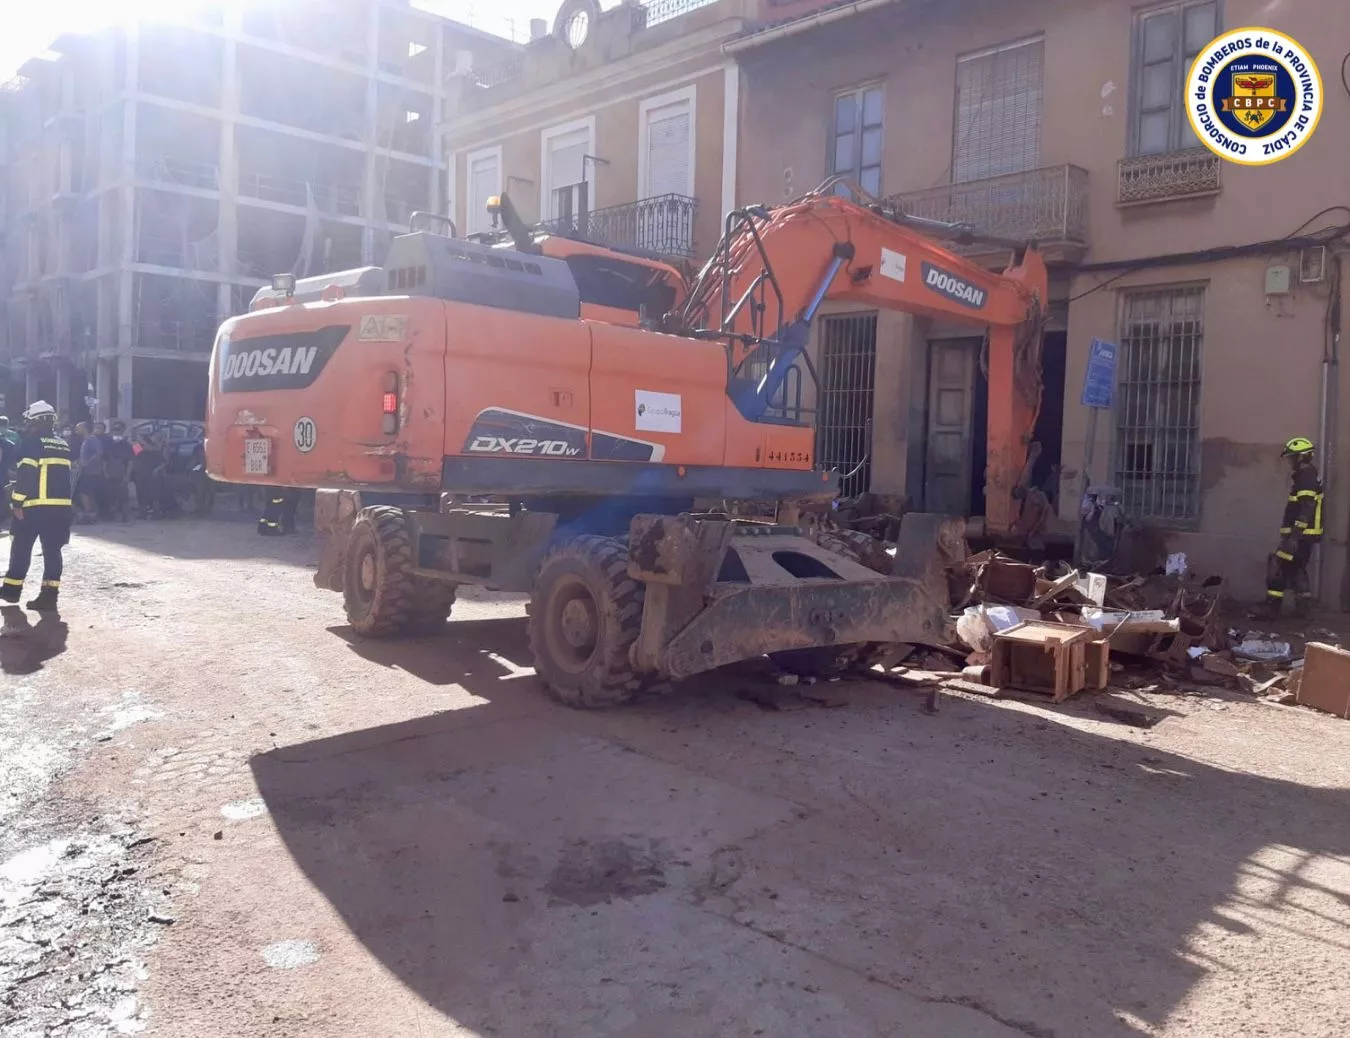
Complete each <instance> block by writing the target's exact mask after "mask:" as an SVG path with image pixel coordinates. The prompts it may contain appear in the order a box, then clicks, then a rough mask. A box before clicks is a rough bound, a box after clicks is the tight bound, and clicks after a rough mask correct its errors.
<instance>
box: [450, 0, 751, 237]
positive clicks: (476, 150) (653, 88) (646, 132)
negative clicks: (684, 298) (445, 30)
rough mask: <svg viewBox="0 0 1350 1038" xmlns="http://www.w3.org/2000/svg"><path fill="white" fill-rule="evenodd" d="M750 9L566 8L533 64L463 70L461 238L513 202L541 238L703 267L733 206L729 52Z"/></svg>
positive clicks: (515, 59)
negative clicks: (499, 204)
mask: <svg viewBox="0 0 1350 1038" xmlns="http://www.w3.org/2000/svg"><path fill="white" fill-rule="evenodd" d="M747 5H749V6H751V7H752V6H753V4H752V3H751V2H750V0H646V2H637V0H626V2H624V3H621V4H620V5H619V6H617V7H612V8H610V9H609V10H603V11H602V10H601V5H600V3H598V2H596V0H566V2H564V3H563V4H562V5H561V6H560V8H559V9H558V13H557V16H556V18H555V19H554V20H553V23H552V25H549V24H548V23H545V22H543V21H538V22H536V23H535V24H534V26H533V27H532V35H533V37H534V38H533V39H532V40H531V41H530V43H528V44H527V45H526V46H525V48H524V49H523V51H522V52H520V53H519V54H514V55H511V56H510V57H509V58H508V59H507V60H505V61H503V62H499V63H496V64H482V65H475V66H473V67H472V68H462V69H461V70H460V74H459V75H458V76H457V77H456V83H457V89H452V91H451V94H450V97H449V99H448V102H447V119H448V121H447V123H446V126H445V145H446V150H447V164H448V167H449V169H450V194H451V197H452V199H453V208H452V209H451V215H452V216H453V218H454V220H455V223H456V225H457V227H458V228H459V229H460V231H461V233H476V232H482V231H487V230H489V229H491V224H490V220H489V217H488V214H487V211H486V204H487V200H488V198H490V197H492V196H493V195H499V194H502V193H505V194H506V195H507V196H508V197H509V198H510V199H511V200H512V202H513V203H514V204H515V206H516V209H517V210H518V211H519V213H520V214H521V216H522V217H523V218H524V219H525V220H526V221H527V222H528V223H531V224H537V225H538V226H539V227H540V229H542V230H547V231H549V232H551V233H555V234H565V235H570V236H577V237H582V238H585V239H587V240H590V241H595V242H599V243H603V244H607V245H612V246H618V247H620V248H628V249H639V250H642V251H644V252H647V253H655V254H658V255H661V256H663V257H666V258H668V259H672V260H695V259H699V258H702V257H704V256H706V255H707V253H708V252H709V251H710V250H711V249H712V247H713V246H714V245H715V244H716V242H717V240H718V238H719V236H720V234H721V222H722V215H723V213H724V212H725V211H726V210H727V209H728V208H730V206H731V204H732V202H733V200H734V194H735V168H736V112H737V105H738V101H737V97H738V86H739V84H738V78H737V72H736V66H735V63H734V62H732V61H730V60H728V59H727V57H726V56H725V55H723V53H722V49H721V48H722V44H723V43H724V42H725V41H727V40H729V39H731V38H733V37H734V36H736V35H737V34H738V33H740V32H741V31H742V30H743V29H744V27H745V21H744V18H743V17H742V15H743V13H744V11H745V9H746V7H747Z"/></svg>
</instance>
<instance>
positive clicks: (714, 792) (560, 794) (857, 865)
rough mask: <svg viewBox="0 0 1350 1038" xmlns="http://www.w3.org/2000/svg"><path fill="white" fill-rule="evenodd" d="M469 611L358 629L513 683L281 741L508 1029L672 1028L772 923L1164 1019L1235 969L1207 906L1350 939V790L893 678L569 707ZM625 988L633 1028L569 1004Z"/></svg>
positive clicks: (496, 1029) (360, 880)
mask: <svg viewBox="0 0 1350 1038" xmlns="http://www.w3.org/2000/svg"><path fill="white" fill-rule="evenodd" d="M451 628H452V633H451V634H450V635H449V636H448V639H447V640H446V641H448V644H446V641H442V642H434V641H433V642H425V641H419V642H411V643H402V644H399V643H385V644H370V643H357V645H354V648H356V650H357V651H359V652H361V654H362V655H364V656H366V657H367V658H369V659H371V660H373V661H375V662H377V663H380V664H381V665H383V666H390V667H395V666H396V667H401V668H403V669H406V670H408V671H411V672H413V673H415V674H417V675H419V676H421V677H423V678H424V679H425V680H427V681H429V682H432V683H434V684H437V685H444V684H450V683H455V684H461V685H463V686H464V687H465V688H466V689H467V690H468V691H469V692H471V693H473V694H474V695H476V696H479V697H481V698H482V699H483V700H486V702H485V703H483V704H482V705H477V706H474V707H471V708H466V709H461V710H457V711H452V712H446V713H441V714H437V715H435V716H433V717H424V718H418V719H415V720H410V721H406V722H403V723H399V724H393V725H388V726H384V727H380V728H373V729H368V730H364V731H359V732H353V733H350V734H346V735H343V736H339V737H336V738H329V739H322V740H317V741H313V742H309V743H304V744H300V745H294V746H288V747H284V748H280V749H277V750H274V751H272V752H269V753H265V754H262V755H260V756H257V757H255V758H254V759H253V760H252V768H253V772H254V775H255V778H256V781H257V785H258V788H259V789H260V791H261V793H262V795H263V797H264V799H265V800H266V802H267V804H268V806H269V808H270V810H271V814H272V817H273V818H274V820H275V823H276V826H277V828H278V831H279V832H280V835H281V838H282V839H283V840H284V842H285V845H286V846H287V848H288V850H289V852H290V854H291V855H292V856H293V858H294V860H295V861H296V862H297V863H298V865H299V866H300V868H301V869H302V870H303V872H304V874H305V876H306V877H307V878H308V880H309V881H310V882H311V883H312V884H313V885H314V886H315V887H316V888H317V889H318V890H319V891H320V892H321V893H322V894H323V896H324V897H325V898H326V899H327V900H328V901H329V902H330V903H331V904H332V906H333V907H334V909H336V911H337V912H338V913H339V914H340V916H341V917H342V919H343V920H344V922H345V923H346V925H347V926H348V927H349V928H350V929H351V932H352V933H353V934H355V935H356V936H357V938H359V939H360V941H362V942H363V943H364V945H365V946H366V948H367V949H368V950H369V951H370V953H371V954H372V955H373V956H375V957H376V958H377V959H378V960H379V961H380V963H381V964H382V965H383V966H384V967H385V968H387V969H388V970H389V971H391V972H392V973H393V974H394V975H395V976H397V977H398V979H399V980H400V981H402V982H403V983H404V984H406V985H407V986H408V987H409V988H411V989H412V990H414V991H415V992H417V994H418V995H419V996H420V997H421V998H423V999H425V1001H426V1002H427V1003H429V1004H430V1005H432V1006H434V1007H435V1008H436V1009H438V1010H440V1011H441V1012H443V1013H445V1014H447V1015H448V1016H450V1017H452V1018H453V1019H454V1020H456V1021H458V1022H460V1023H461V1024H462V1025H464V1026H467V1027H469V1028H472V1029H474V1030H476V1031H481V1032H482V1033H495V1034H504V1035H525V1034H535V1033H547V1034H556V1035H572V1034H578V1035H580V1034H588V1035H590V1034H596V1035H598V1034H610V1033H614V1034H618V1033H623V1034H634V1035H636V1034H642V1035H657V1034H660V1035H665V1034H667V1033H668V1028H670V1027H672V1026H673V1024H672V1023H671V1021H672V1020H673V1019H674V1018H673V1017H670V1016H668V1015H667V1011H668V1006H666V1004H665V1003H663V1002H661V1001H660V998H658V997H657V994H653V993H652V992H655V991H656V990H657V989H658V988H660V987H661V985H662V984H665V985H666V988H670V987H675V986H683V988H684V989H685V990H691V989H696V988H698V987H699V985H700V984H702V985H704V988H703V990H704V998H705V1001H706V1003H707V1004H705V1005H704V1006H703V1007H702V1009H698V1010H697V1011H696V1015H694V1016H692V1017H682V1019H686V1020H687V1021H691V1022H692V1021H699V1020H704V1021H712V1020H715V1019H716V1018H717V1007H718V1005H722V1008H723V1009H725V1008H726V1007H725V1005H724V1004H723V1003H726V1002H727V1001H728V1000H734V999H735V998H739V997H741V992H743V991H745V990H749V991H750V993H751V994H752V995H753V993H754V990H755V988H753V987H750V988H747V985H757V984H758V983H759V981H757V980H756V976H760V975H759V974H757V973H756V972H755V971H756V970H757V969H759V967H758V966H756V965H755V962H756V961H757V959H756V956H757V955H758V954H760V952H756V951H755V949H766V950H765V951H763V955H764V956H765V958H764V961H765V962H766V963H768V962H770V958H769V953H772V956H773V958H772V961H773V962H778V961H782V960H780V959H778V958H777V956H778V955H779V954H781V953H785V952H787V951H788V950H791V951H792V952H793V953H794V954H795V953H797V952H798V951H806V952H809V953H810V954H811V955H812V956H820V957H822V959H823V961H828V962H830V963H832V964H835V965H837V966H840V967H843V968H845V969H846V970H847V971H850V972H852V973H856V974H857V975H858V976H862V977H867V978H869V979H870V980H871V981H872V982H874V983H878V984H881V985H883V986H886V987H888V988H890V989H893V990H894V991H902V992H907V993H910V994H913V995H916V996H918V997H919V998H921V999H922V1000H924V1001H926V1002H931V1003H935V1004H951V1003H955V1004H959V1005H963V1006H973V1007H976V1008H978V1009H980V1010H981V1011H982V1012H985V1013H987V1014H989V1016H991V1017H993V1018H996V1019H998V1020H1002V1021H1005V1022H1013V1023H1014V1025H1015V1026H1017V1027H1021V1028H1023V1029H1024V1030H1026V1032H1027V1033H1032V1034H1054V1035H1061V1036H1069V1035H1072V1036H1075V1038H1089V1036H1095V1035H1115V1034H1122V1035H1128V1034H1141V1033H1147V1032H1148V1031H1150V1030H1151V1029H1152V1028H1154V1027H1157V1026H1159V1025H1160V1024H1161V1023H1162V1022H1163V1021H1165V1020H1166V1019H1167V1018H1168V1017H1169V1016H1170V1015H1171V1014H1173V1013H1174V1012H1176V1011H1177V1010H1178V1009H1179V1007H1182V1006H1183V1004H1184V1003H1185V1001H1186V999H1187V996H1188V994H1190V993H1191V992H1192V990H1193V989H1194V988H1195V987H1196V985H1198V984H1200V983H1201V982H1204V981H1206V980H1211V981H1216V982H1219V983H1223V982H1225V978H1226V977H1228V976H1229V974H1230V971H1231V968H1232V964H1229V963H1224V962H1220V961H1216V960H1209V959H1206V958H1205V957H1204V956H1202V955H1200V954H1198V953H1195V952H1193V951H1192V950H1191V947H1190V942H1191V940H1192V938H1193V937H1194V936H1195V934H1196V933H1197V932H1199V931H1203V930H1205V929H1207V928H1211V927H1220V928H1223V929H1225V930H1226V931H1228V932H1230V933H1233V934H1242V933H1245V932H1249V931H1250V930H1251V929H1252V925H1253V924H1252V922H1251V920H1252V919H1261V920H1262V921H1263V926H1265V925H1269V926H1270V927H1273V928H1274V929H1275V930H1277V931H1278V930H1283V929H1285V928H1292V929H1294V930H1304V931H1306V932H1307V933H1309V934H1313V935H1316V936H1317V938H1318V940H1326V941H1327V943H1328V944H1336V943H1337V942H1335V941H1333V940H1332V939H1331V938H1329V937H1324V936H1322V935H1326V934H1328V933H1335V932H1337V930H1336V927H1337V926H1344V925H1345V923H1346V922H1350V897H1347V895H1346V894H1345V893H1344V892H1342V891H1341V890H1338V889H1335V888H1334V886H1332V885H1328V884H1326V883H1325V882H1322V879H1321V877H1320V876H1319V875H1317V874H1316V869H1315V868H1313V864H1314V859H1315V858H1316V857H1317V856H1336V857H1338V858H1340V859H1343V860H1344V859H1346V858H1347V856H1350V825H1347V824H1346V819H1347V818H1350V796H1347V794H1346V793H1344V792H1340V791H1329V790H1325V789H1317V788H1311V787H1307V786H1302V785H1299V784H1297V783H1294V782H1287V781H1276V780H1271V779H1267V778H1260V777H1254V776H1251V775H1245V774H1239V773H1233V772H1229V771H1225V770H1222V769H1220V768H1216V767H1212V766H1209V765H1207V764H1204V763H1200V762H1198V761H1196V760H1192V759H1188V758H1186V757H1183V756H1178V755H1175V754H1171V753H1166V752H1160V751H1158V750H1155V749H1153V748H1151V747H1148V746H1146V745H1138V744H1134V743H1130V742H1123V741H1117V740H1112V739H1107V738H1103V737H1098V736H1095V735H1091V734H1088V733H1084V732H1082V731H1080V730H1078V729H1075V728H1071V727H1068V726H1066V725H1062V724H1057V723H1055V722H1054V721H1053V720H1047V719H1045V718H1044V717H1040V716H1037V715H1033V714H1025V713H1020V712H1015V711H1009V710H1001V709H995V708H990V707H987V706H984V705H981V704H974V703H969V702H965V701H959V700H957V701H949V702H946V703H944V705H943V709H942V710H941V712H940V713H939V714H938V715H936V716H932V717H929V716H926V715H924V714H922V713H921V709H920V705H919V697H910V696H905V695H903V694H897V693H896V692H894V690H888V689H885V688H882V687H881V686H875V685H871V684H861V685H858V686H855V687H854V688H853V690H852V691H848V692H844V693H841V694H842V695H843V696H844V698H845V701H846V704H845V705H844V706H843V707H842V708H840V709H833V710H819V709H817V710H806V711H802V712H793V713H766V712H763V711H761V710H758V709H756V708H755V707H753V706H750V705H745V704H742V703H738V702H735V701H733V700H731V699H730V698H729V697H728V698H726V699H717V698H716V697H713V698H709V697H706V696H705V697H702V698H700V697H698V696H697V695H692V694H689V693H685V694H680V695H676V696H674V697H672V698H670V699H669V700H664V701H658V702H655V703H653V704H651V705H648V706H644V707H642V708H639V709H630V710H623V711H611V712H604V713H597V714H588V713H580V712H575V711H568V710H564V709H562V708H559V707H555V706H553V705H552V704H550V703H548V702H547V701H545V700H544V699H543V697H542V694H541V693H540V691H539V690H538V688H537V687H536V684H535V682H534V680H533V679H532V678H529V677H520V676H519V674H518V668H520V667H525V666H528V656H527V653H526V651H525V646H524V622H523V621H521V620H493V621H482V622H473V621H470V622H464V623H460V624H452V625H451ZM456 628H458V629H456ZM339 633H340V632H339ZM503 661H504V662H503ZM833 687H835V688H841V686H833ZM729 854H730V855H731V858H728V855H729ZM728 861H731V862H732V865H728ZM732 866H734V868H733V867H732ZM1277 911H1278V912H1279V913H1280V915H1279V918H1278V920H1275V919H1274V918H1273V916H1274V913H1275V912H1277ZM1262 932H1263V933H1264V932H1265V930H1264V929H1263V931H1262ZM1340 932H1344V931H1340ZM747 939H752V942H751V943H745V942H746V940H747ZM1344 944H1350V941H1344V940H1343V941H1341V942H1339V944H1337V948H1336V949H1332V951H1333V954H1335V955H1336V956H1338V957H1339V958H1340V959H1343V956H1344V950H1343V949H1342V948H1341V947H1340V945H1344ZM728 955H730V956H731V957H732V959H733V960H736V961H733V962H723V960H724V959H725V958H726V957H727V956H728ZM737 962H739V963H740V964H739V965H737ZM764 968H765V969H769V968H770V967H769V966H765V967H764ZM724 969H725V970H729V971H732V972H731V973H729V974H725V975H724V974H723V972H722V971H723V970H724ZM738 970H739V971H740V972H737V971H738ZM747 971H748V972H747ZM732 974H734V975H732ZM762 979H763V977H762V976H761V980H762ZM672 980H678V981H679V985H673V984H671V983H669V982H670V981H672ZM1227 982H1229V983H1238V981H1237V980H1236V979H1230V980H1228V981H1227ZM1244 983H1245V981H1244ZM607 985H609V987H607ZM614 985H617V986H618V987H619V988H622V989H623V991H624V992H625V994H624V995H623V996H622V1002H623V1005H624V1007H625V1012H628V1011H631V1012H633V1013H636V1018H635V1019H634V1020H633V1022H632V1024H631V1025H630V1027H631V1028H633V1029H628V1030H624V1029H622V1028H615V1029H612V1028H610V1027H609V1026H604V1027H601V1026H600V1025H599V1024H598V1023H596V1022H595V1020H593V1021H592V1023H591V1024H589V1025H582V1024H579V1023H578V1024H576V1025H575V1026H573V1024H571V1023H568V1022H567V1021H566V1020H563V1019H560V1020H558V1021H555V1022H550V1018H549V1015H548V1014H549V1013H551V1012H553V1011H554V1010H555V1009H557V1008H558V1007H559V1006H561V1005H566V1004H571V1003H574V1002H576V1001H577V1000H580V1001H581V1002H582V1003H585V1004H586V1005H590V1002H588V1001H587V1000H588V999H589V1000H591V1001H594V1002H597V1003H598V1002H605V1000H606V997H610V998H611V999H612V998H619V997H620V996H618V995H612V996H605V995H604V992H605V991H606V990H608V991H610V992H613V991H614V990H615V987H614ZM1236 995H1237V992H1236V991H1235V993H1234V997H1235V998H1236ZM662 997H665V996H662ZM671 997H673V996H671ZM597 1012H598V1010H597ZM733 1016H734V1014H733ZM736 1018H737V1019H739V1017H736ZM573 1019H574V1020H581V1019H586V1017H585V1015H584V1013H583V1014H582V1015H581V1016H579V1017H574V1018H573ZM596 1019H599V1018H596ZM728 1019H731V1017H728ZM1019 1021H1020V1023H1019ZM1027 1021H1033V1022H1034V1023H1027ZM677 1030H678V1029H677ZM669 1033H672V1034H673V1033H676V1032H675V1031H669ZM679 1033H684V1034H689V1035H702V1034H721V1033H727V1034H729V1033H737V1034H740V1033H745V1034H749V1033H750V1031H749V1030H748V1029H746V1030H743V1029H742V1028H741V1027H739V1026H737V1027H735V1028H734V1029H732V1028H727V1027H723V1029H721V1030H719V1029H718V1027H717V1026H714V1025H713V1024H712V1023H711V1022H706V1023H698V1024H696V1025H694V1026H692V1028H691V1029H687V1030H684V1031H680V1032H679ZM793 1033H796V1032H793ZM802 1033H806V1032H802ZM849 1033H854V1032H852V1031H850V1032H849ZM879 1033H880V1032H879ZM884 1033H892V1032H891V1031H889V1030H888V1031H885V1032H884ZM895 1033H900V1032H895ZM906 1033H907V1032H906Z"/></svg>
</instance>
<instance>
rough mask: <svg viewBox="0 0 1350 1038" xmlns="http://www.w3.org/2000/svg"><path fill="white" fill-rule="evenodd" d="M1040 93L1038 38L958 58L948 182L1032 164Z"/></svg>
mask: <svg viewBox="0 0 1350 1038" xmlns="http://www.w3.org/2000/svg"><path fill="white" fill-rule="evenodd" d="M1044 94H1045V42H1044V41H1043V40H1032V41H1030V42H1027V43H1018V44H1013V45H1011V46H1007V47H1000V48H998V49H997V50H995V51H992V52H990V53H986V54H977V55H973V56H971V57H967V58H961V59H958V61H957V65H956V139H955V142H954V146H953V149H952V183H954V184H963V183H967V182H969V181H972V180H983V179H985V178H986V177H997V176H1001V175H1003V174H1005V173H1024V172H1026V171H1027V170H1031V169H1035V168H1036V167H1037V166H1038V165H1039V164H1040V156H1041V106H1042V101H1043V99H1044Z"/></svg>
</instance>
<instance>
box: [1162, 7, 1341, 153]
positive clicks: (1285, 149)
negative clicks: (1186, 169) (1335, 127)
mask: <svg viewBox="0 0 1350 1038" xmlns="http://www.w3.org/2000/svg"><path fill="white" fill-rule="evenodd" d="M1322 101H1323V94H1322V76H1321V73H1319V72H1318V70H1317V63H1316V62H1315V61H1313V59H1312V55H1310V54H1309V53H1308V52H1307V51H1306V50H1304V49H1303V47H1302V46H1301V45H1300V44H1299V43H1298V41H1297V40H1294V39H1291V38H1290V37H1288V36H1286V35H1284V34H1283V33H1280V32H1276V31H1274V30H1273V29H1261V28H1249V29H1234V30H1233V31H1232V32H1227V33H1224V34H1223V35H1222V36H1220V37H1219V38H1218V39H1216V40H1215V41H1214V42H1213V43H1211V44H1210V45H1209V46H1208V47H1206V48H1205V49H1204V50H1202V51H1201V52H1200V53H1199V55H1197V56H1196V59H1195V62H1194V63H1193V64H1192V65H1191V71H1190V75H1189V76H1188V77H1187V79H1186V114H1187V116H1188V117H1189V118H1190V120H1191V128H1192V129H1193V130H1195V134H1196V136H1197V137H1199V138H1200V141H1201V143H1203V144H1204V145H1205V147H1207V148H1208V149H1209V150H1210V151H1212V152H1214V154H1216V155H1218V156H1219V157H1220V158H1223V159H1227V160H1228V161H1229V162H1237V163H1240V164H1242V165H1244V166H1266V165H1269V164H1270V163H1272V162H1279V161H1280V160H1281V159H1287V158H1288V157H1289V156H1290V155H1292V154H1294V152H1296V151H1298V149H1299V148H1301V147H1303V145H1304V144H1306V143H1307V141H1308V138H1309V137H1311V136H1312V135H1313V131H1314V130H1316V129H1317V123H1318V121H1319V120H1320V119H1321V118H1322Z"/></svg>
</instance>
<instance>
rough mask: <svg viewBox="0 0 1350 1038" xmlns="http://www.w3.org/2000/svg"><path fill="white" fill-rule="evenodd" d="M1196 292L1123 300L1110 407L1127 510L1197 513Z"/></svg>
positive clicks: (1199, 299)
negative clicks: (1115, 391) (1113, 399)
mask: <svg viewBox="0 0 1350 1038" xmlns="http://www.w3.org/2000/svg"><path fill="white" fill-rule="evenodd" d="M1204 308H1205V290H1204V288H1202V287H1186V288H1176V289H1164V290H1156V291H1147V292H1130V293H1127V294H1126V295H1125V297H1124V308H1123V313H1122V328H1121V357H1120V370H1119V374H1118V383H1119V385H1118V394H1117V396H1118V399H1117V404H1116V465H1115V468H1116V485H1117V486H1118V487H1119V488H1120V491H1121V495H1122V503H1123V505H1124V507H1125V509H1126V511H1127V512H1128V513H1129V514H1131V515H1135V516H1139V517H1141V518H1151V519H1165V520H1174V521H1179V522H1183V523H1185V522H1190V521H1193V520H1195V519H1198V518H1199V515H1200V364H1201V345H1202V344H1203V342H1204V337H1205V309H1204Z"/></svg>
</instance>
